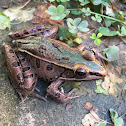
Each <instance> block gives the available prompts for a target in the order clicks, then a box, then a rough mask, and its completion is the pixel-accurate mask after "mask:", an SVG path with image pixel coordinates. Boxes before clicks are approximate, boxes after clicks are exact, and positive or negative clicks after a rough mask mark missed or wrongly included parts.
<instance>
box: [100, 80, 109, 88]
mask: <svg viewBox="0 0 126 126" xmlns="http://www.w3.org/2000/svg"><path fill="white" fill-rule="evenodd" d="M101 86H102V88H103V89H105V90H108V89H109V84H108V82H105V81H104V82H103V83H102V85H101Z"/></svg>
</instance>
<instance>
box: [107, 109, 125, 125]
mask: <svg viewBox="0 0 126 126" xmlns="http://www.w3.org/2000/svg"><path fill="white" fill-rule="evenodd" d="M109 111H110V116H111V119H112V122H113V123H114V126H123V125H124V122H123V119H122V118H121V117H118V113H117V111H116V110H114V109H109Z"/></svg>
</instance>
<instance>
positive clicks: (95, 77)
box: [59, 75, 104, 81]
mask: <svg viewBox="0 0 126 126" xmlns="http://www.w3.org/2000/svg"><path fill="white" fill-rule="evenodd" d="M102 78H104V76H102V75H87V76H86V77H85V78H74V77H73V78H64V77H59V79H61V80H68V81H84V80H98V79H102Z"/></svg>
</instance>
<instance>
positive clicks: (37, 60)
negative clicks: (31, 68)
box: [36, 59, 40, 68]
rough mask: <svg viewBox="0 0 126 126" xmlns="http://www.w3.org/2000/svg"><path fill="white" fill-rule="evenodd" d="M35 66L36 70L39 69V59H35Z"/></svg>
mask: <svg viewBox="0 0 126 126" xmlns="http://www.w3.org/2000/svg"><path fill="white" fill-rule="evenodd" d="M36 66H37V68H40V60H39V59H36Z"/></svg>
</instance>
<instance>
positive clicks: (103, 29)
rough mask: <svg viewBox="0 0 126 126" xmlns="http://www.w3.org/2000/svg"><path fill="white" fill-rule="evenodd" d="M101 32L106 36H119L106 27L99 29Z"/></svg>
mask: <svg viewBox="0 0 126 126" xmlns="http://www.w3.org/2000/svg"><path fill="white" fill-rule="evenodd" d="M99 32H100V33H101V34H102V35H104V36H115V35H117V34H118V32H117V31H110V30H109V28H106V27H101V28H99Z"/></svg>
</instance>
